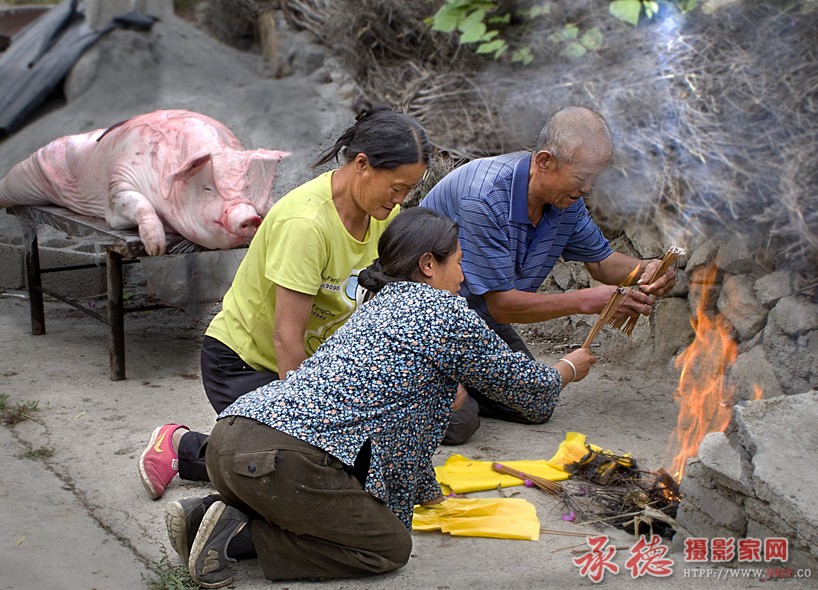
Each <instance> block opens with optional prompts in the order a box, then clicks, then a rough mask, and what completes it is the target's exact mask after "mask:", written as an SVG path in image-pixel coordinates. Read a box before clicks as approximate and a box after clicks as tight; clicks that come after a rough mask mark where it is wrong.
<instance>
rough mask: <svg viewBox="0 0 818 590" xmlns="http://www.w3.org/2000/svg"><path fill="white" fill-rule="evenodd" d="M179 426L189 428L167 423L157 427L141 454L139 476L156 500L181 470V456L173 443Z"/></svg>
mask: <svg viewBox="0 0 818 590" xmlns="http://www.w3.org/2000/svg"><path fill="white" fill-rule="evenodd" d="M179 428H184V429H187V426H182V425H181V424H165V425H164V426H160V427H158V428H156V429H155V430H154V431H153V433H152V434H151V440H150V442H149V443H148V446H147V447H145V450H144V451H142V455H140V456H139V477H141V478H142V485H144V486H145V489H146V490H147V491H148V493H149V494H150V495H151V498H152V499H154V500H158V499H159V498H161V497H162V494H164V493H165V487H167V485H168V484H169V483H170V480H172V479H173V477H174V476H175V475H176V474H177V473H178V472H179V457H178V455H177V454H176V451H174V450H173V443H172V439H173V433H174V432H176V430H177V429H179Z"/></svg>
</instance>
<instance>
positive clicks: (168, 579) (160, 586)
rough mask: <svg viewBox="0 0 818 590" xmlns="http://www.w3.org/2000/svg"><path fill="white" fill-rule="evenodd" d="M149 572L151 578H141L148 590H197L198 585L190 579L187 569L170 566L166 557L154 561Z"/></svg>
mask: <svg viewBox="0 0 818 590" xmlns="http://www.w3.org/2000/svg"><path fill="white" fill-rule="evenodd" d="M150 570H151V572H152V573H153V576H151V577H150V578H146V577H145V575H144V574H143V576H142V579H144V580H145V582H146V583H147V584H148V588H149V589H150V590H199V585H198V584H196V582H194V581H193V578H191V577H190V571H188V569H187V567H186V566H184V565H172V564H171V563H170V561H168V558H167V557H163V558H162V559H160V560H159V561H154V562H153V563H152V564H151V567H150Z"/></svg>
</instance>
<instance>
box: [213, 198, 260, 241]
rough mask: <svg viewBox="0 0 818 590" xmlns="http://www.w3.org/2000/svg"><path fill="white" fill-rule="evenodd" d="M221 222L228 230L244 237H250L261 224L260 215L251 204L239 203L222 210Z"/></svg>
mask: <svg viewBox="0 0 818 590" xmlns="http://www.w3.org/2000/svg"><path fill="white" fill-rule="evenodd" d="M222 223H223V225H224V227H226V228H227V230H228V231H229V232H231V233H234V234H236V235H238V236H242V237H244V238H252V237H253V236H254V235H256V230H257V229H258V226H259V225H261V217H259V215H258V213H257V212H256V210H255V208H254V207H253V206H252V205H249V204H247V203H240V204H238V205H236V206H234V207H230V208H229V209H227V210H226V211H225V212H224V218H223V221H222Z"/></svg>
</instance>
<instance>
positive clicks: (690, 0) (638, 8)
mask: <svg viewBox="0 0 818 590" xmlns="http://www.w3.org/2000/svg"><path fill="white" fill-rule="evenodd" d="M665 4H669V5H673V6H675V7H676V9H678V10H679V11H681V12H682V13H686V12H690V11H691V10H693V9H694V8H696V6H698V4H699V0H612V2H611V3H610V5H609V6H608V11H609V12H610V13H611V14H612V15H613V16H615V17H616V18H618V19H619V20H621V21H624V22H626V23H628V24H631V25H633V26H636V25H638V24H639V17H640V16H641V15H642V12H643V11H644V13H645V16H646V17H647V18H648V19H652V18H653V17H654V16H656V15H657V14H659V8H660V6H661V5H665Z"/></svg>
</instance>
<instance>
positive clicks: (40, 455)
mask: <svg viewBox="0 0 818 590" xmlns="http://www.w3.org/2000/svg"><path fill="white" fill-rule="evenodd" d="M53 456H54V448H53V447H40V448H39V449H29V450H28V451H26V452H25V458H26V459H33V460H34V461H42V460H43V459H48V458H50V457H53Z"/></svg>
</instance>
